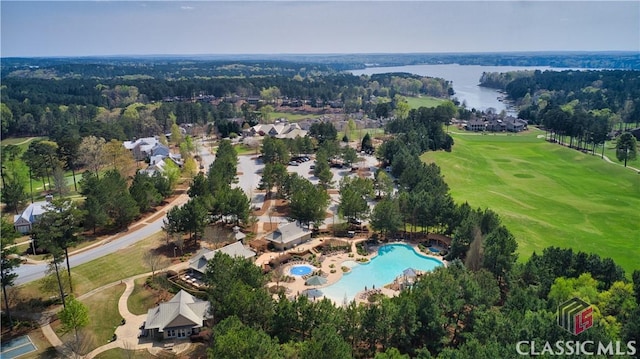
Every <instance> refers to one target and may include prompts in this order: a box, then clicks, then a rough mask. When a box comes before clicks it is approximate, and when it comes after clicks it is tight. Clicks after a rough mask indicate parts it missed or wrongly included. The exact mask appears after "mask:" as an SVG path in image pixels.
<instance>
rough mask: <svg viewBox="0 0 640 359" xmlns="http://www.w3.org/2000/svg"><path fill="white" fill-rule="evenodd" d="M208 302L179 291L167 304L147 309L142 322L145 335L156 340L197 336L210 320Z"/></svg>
mask: <svg viewBox="0 0 640 359" xmlns="http://www.w3.org/2000/svg"><path fill="white" fill-rule="evenodd" d="M209 307H210V304H209V302H208V301H205V300H201V299H198V298H195V297H194V296H192V295H191V294H189V293H187V292H185V291H184V290H180V291H179V292H178V294H176V295H175V296H174V297H173V298H171V299H170V300H169V301H168V302H165V303H161V304H160V305H159V306H157V307H155V308H152V309H149V311H148V312H147V320H146V321H145V322H144V324H143V325H144V330H145V331H146V334H147V335H149V336H152V337H154V338H157V339H169V338H188V337H189V336H190V335H191V334H197V333H199V332H200V329H201V328H202V327H203V326H204V325H205V324H206V321H207V320H208V319H211V318H212V315H211V313H210V312H209Z"/></svg>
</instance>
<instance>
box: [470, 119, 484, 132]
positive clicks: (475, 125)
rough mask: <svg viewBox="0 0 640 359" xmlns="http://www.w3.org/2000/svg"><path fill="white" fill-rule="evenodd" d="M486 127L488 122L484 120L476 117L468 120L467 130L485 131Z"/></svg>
mask: <svg viewBox="0 0 640 359" xmlns="http://www.w3.org/2000/svg"><path fill="white" fill-rule="evenodd" d="M485 129H486V124H485V122H484V121H483V120H481V119H478V118H475V119H473V120H470V121H468V122H467V131H475V132H479V131H484V130H485Z"/></svg>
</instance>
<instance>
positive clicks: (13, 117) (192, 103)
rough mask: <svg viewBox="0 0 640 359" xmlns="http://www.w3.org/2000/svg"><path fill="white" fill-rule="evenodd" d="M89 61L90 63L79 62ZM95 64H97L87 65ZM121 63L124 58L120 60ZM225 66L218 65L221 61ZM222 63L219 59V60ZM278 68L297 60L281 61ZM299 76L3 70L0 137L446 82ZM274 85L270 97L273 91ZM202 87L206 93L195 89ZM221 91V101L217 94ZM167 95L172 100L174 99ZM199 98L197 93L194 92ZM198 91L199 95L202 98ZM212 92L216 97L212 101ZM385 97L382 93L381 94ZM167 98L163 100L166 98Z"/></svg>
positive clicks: (113, 133)
mask: <svg viewBox="0 0 640 359" xmlns="http://www.w3.org/2000/svg"><path fill="white" fill-rule="evenodd" d="M84 66H91V65H84ZM95 66H99V65H95ZM122 66H124V65H122ZM228 67H233V66H224V68H228ZM221 68H223V67H221ZM278 68H290V69H291V71H293V72H295V70H296V69H299V66H297V65H296V66H294V65H292V64H289V63H281V64H280V67H278ZM312 68H313V65H312V64H310V65H309V73H308V74H306V73H305V74H304V75H303V76H301V75H300V74H297V73H296V74H295V75H291V76H284V75H282V74H281V73H280V72H279V71H278V70H277V69H276V68H267V69H265V70H264V71H271V72H270V75H268V76H266V75H265V76H259V75H258V74H255V73H251V74H250V75H246V76H224V75H221V76H218V77H210V78H207V77H203V76H190V77H180V78H172V79H165V78H162V77H154V76H151V75H145V76H141V77H136V76H132V77H126V76H114V77H107V78H97V77H92V76H80V77H77V76H76V77H69V78H64V77H63V78H30V77H21V76H5V77H3V78H2V80H3V86H2V88H1V89H0V99H1V105H0V106H1V110H2V116H1V117H2V118H1V120H2V122H1V123H2V126H1V127H0V129H1V134H2V136H3V137H14V136H49V137H52V138H55V139H59V138H61V137H64V134H65V132H66V131H73V132H76V133H78V134H79V135H80V136H82V137H84V136H89V135H94V136H97V137H103V138H105V139H106V140H110V139H118V140H126V139H130V138H132V137H133V136H136V135H137V136H140V135H144V136H148V135H155V134H157V133H158V132H160V131H167V130H168V127H169V126H170V125H171V119H172V120H173V122H175V123H178V124H182V123H194V124H195V123H198V124H204V123H209V122H215V121H219V120H221V119H229V118H234V117H244V118H245V120H246V121H250V120H251V118H250V117H251V114H252V113H253V111H257V110H259V108H256V106H252V108H251V110H252V111H248V110H249V108H246V109H244V108H243V109H240V108H238V107H236V106H235V103H234V98H246V97H250V96H253V97H260V98H262V99H263V100H264V103H263V104H264V105H271V106H273V105H275V103H274V100H275V99H278V100H284V99H297V100H299V101H307V102H308V103H310V104H311V105H312V106H316V107H322V106H328V105H329V103H332V102H336V103H339V104H341V105H340V106H342V107H343V109H344V111H345V112H347V113H355V112H358V111H363V112H365V113H367V114H369V115H370V117H376V111H375V109H376V106H377V104H378V103H384V102H388V99H393V98H394V97H395V96H396V95H413V96H415V95H418V94H420V95H429V96H436V97H447V96H449V95H450V94H451V91H452V90H451V85H450V83H449V82H447V81H445V80H443V79H435V78H428V77H420V76H417V75H410V74H385V75H374V76H372V77H371V78H369V77H368V76H359V77H358V76H353V75H351V74H348V73H338V72H330V71H328V72H327V71H317V72H315V71H312V70H311V69H312ZM268 89H275V90H277V91H276V92H275V93H277V94H278V96H277V98H275V97H273V93H274V92H273V91H271V92H270V91H267V90H268ZM201 95H207V96H208V97H202V98H201V99H200V96H201ZM222 98H228V99H229V101H223V102H220V101H219V100H220V99H222ZM174 99H178V101H175V102H174ZM198 99H200V100H198ZM203 99H204V100H203ZM212 99H218V101H216V102H215V103H212V101H211V100H212ZM385 99H387V100H385ZM168 101H171V102H168Z"/></svg>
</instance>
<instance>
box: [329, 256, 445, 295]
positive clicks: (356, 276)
mask: <svg viewBox="0 0 640 359" xmlns="http://www.w3.org/2000/svg"><path fill="white" fill-rule="evenodd" d="M442 265H443V263H442V262H441V261H439V260H437V259H435V258H431V257H427V256H424V255H421V254H419V253H417V252H416V251H415V250H414V249H413V248H412V247H411V246H408V245H406V244H388V245H385V246H382V247H380V249H378V255H377V256H376V257H374V258H373V259H372V260H371V261H370V262H368V263H365V264H361V265H356V266H354V267H353V268H351V271H350V272H348V273H345V274H344V275H343V276H342V278H341V279H340V280H339V281H338V282H336V283H334V284H332V285H330V286H327V287H324V288H320V289H321V290H322V293H323V294H324V295H325V297H327V298H329V299H331V300H333V301H334V302H335V303H342V302H343V301H344V299H345V297H346V299H347V301H352V300H353V299H354V298H355V296H356V294H357V293H358V292H360V291H362V290H364V288H365V287H367V288H368V289H371V288H373V287H374V286H375V287H376V288H381V287H383V286H384V285H386V284H389V283H391V282H393V280H394V279H396V277H398V276H399V275H402V271H404V270H405V269H407V268H413V269H417V270H421V271H431V270H433V269H434V268H436V267H439V266H442Z"/></svg>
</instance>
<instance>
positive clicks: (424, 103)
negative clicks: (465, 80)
mask: <svg viewBox="0 0 640 359" xmlns="http://www.w3.org/2000/svg"><path fill="white" fill-rule="evenodd" d="M445 101H447V100H445V99H441V98H437V97H430V96H423V97H407V102H408V103H409V106H411V108H420V107H437V106H438V105H440V104H441V103H443V102H445Z"/></svg>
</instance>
